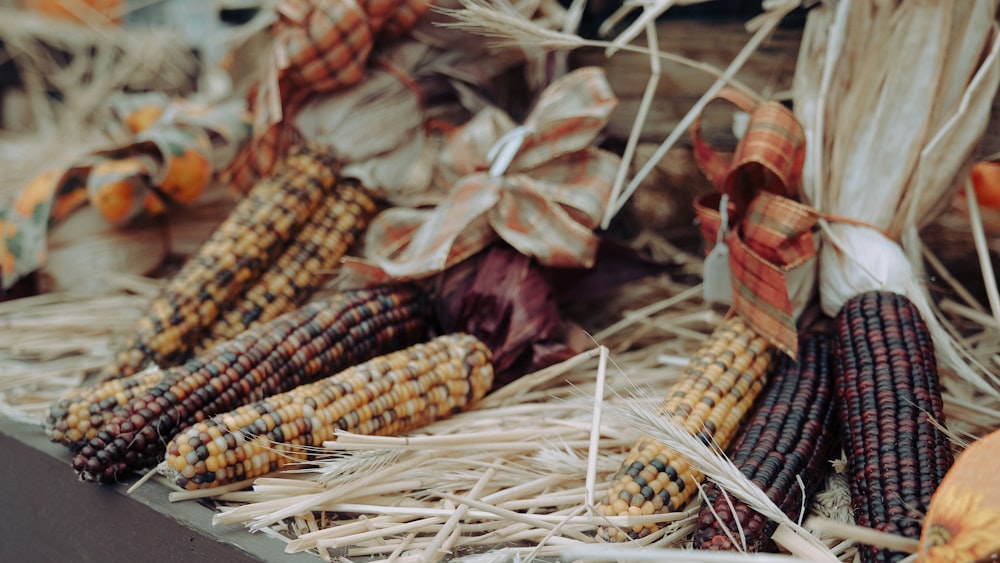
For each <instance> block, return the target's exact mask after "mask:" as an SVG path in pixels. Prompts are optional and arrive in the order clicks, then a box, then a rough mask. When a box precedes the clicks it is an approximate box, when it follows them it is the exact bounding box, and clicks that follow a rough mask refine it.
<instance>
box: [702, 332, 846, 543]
mask: <svg viewBox="0 0 1000 563" xmlns="http://www.w3.org/2000/svg"><path fill="white" fill-rule="evenodd" d="M832 347H833V345H832V343H831V338H830V336H829V335H827V334H825V333H812V334H809V335H806V336H803V337H802V338H800V339H799V357H798V360H797V361H796V360H793V359H792V358H790V357H788V356H785V355H782V356H781V357H780V358H779V360H778V366H777V368H776V370H775V373H774V375H773V376H772V379H771V380H770V381H769V382H768V384H767V386H766V387H764V390H763V391H762V392H761V395H760V396H759V397H758V398H757V403H756V405H755V406H754V410H753V412H752V414H751V415H750V419H749V420H748V421H747V424H746V426H745V427H744V429H743V431H742V433H741V434H740V435H739V436H738V437H737V438H736V442H735V443H734V445H733V447H732V450H731V451H730V454H729V455H730V459H732V461H733V463H734V464H735V465H736V467H738V468H739V470H740V472H741V473H742V474H743V475H744V476H745V477H746V478H747V479H749V480H750V481H751V482H752V483H754V484H755V485H757V486H758V487H760V489H761V490H762V491H764V493H765V494H767V497H768V498H769V499H771V501H773V502H774V504H775V505H777V506H778V508H780V509H781V511H782V512H784V513H785V514H786V515H788V517H789V518H791V519H792V520H798V516H799V511H800V510H801V507H802V503H803V502H808V499H809V498H811V497H812V495H813V493H815V492H816V490H817V488H818V487H819V485H820V484H822V482H823V472H824V469H825V468H826V465H827V463H828V461H829V459H830V457H831V454H832V452H833V449H834V448H835V447H836V446H837V445H838V440H837V435H836V432H835V431H834V428H833V424H832V422H833V420H834V416H835V412H836V410H835V409H834V404H833V396H834V390H833V366H832V363H831V362H832V359H833V354H832ZM797 477H801V479H802V483H803V485H804V486H805V497H804V498H803V490H802V487H800V486H799V484H798V479H797ZM705 493H706V495H707V497H708V503H707V504H706V506H704V507H703V508H702V509H701V513H700V514H699V516H698V524H699V527H698V529H697V530H696V531H695V534H694V538H693V539H694V546H695V547H697V548H701V549H718V550H738V549H740V548H744V547H745V549H746V551H748V552H758V551H774V550H775V546H774V542H772V541H771V534H773V533H774V529H775V528H776V527H777V523H775V522H771V521H769V520H768V519H767V518H766V517H764V516H762V515H761V514H759V513H758V512H756V511H754V510H753V509H752V508H750V506H748V505H747V504H746V503H745V502H742V501H740V500H739V499H737V498H735V497H732V495H730V496H729V498H727V497H726V495H724V494H723V493H722V490H721V489H720V488H719V486H718V485H717V484H715V483H710V484H709V485H708V487H706V490H705ZM730 503H731V506H730ZM713 510H714V514H713ZM737 522H738V524H737ZM727 529H728V531H729V535H727V534H726V530H727ZM741 530H742V534H743V536H742V537H743V540H744V541H745V542H746V543H745V545H744V544H742V543H740V542H741ZM730 537H732V538H735V539H736V541H737V542H738V543H737V544H735V545H734V544H733V542H732V540H731V539H730Z"/></svg>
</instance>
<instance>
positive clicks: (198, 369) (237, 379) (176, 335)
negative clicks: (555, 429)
mask: <svg viewBox="0 0 1000 563" xmlns="http://www.w3.org/2000/svg"><path fill="white" fill-rule="evenodd" d="M375 210H376V205H375V203H374V201H373V200H372V198H371V197H370V196H369V195H368V194H367V193H366V191H365V189H364V188H363V187H362V186H360V185H358V184H357V183H354V182H350V181H343V180H340V179H339V178H338V176H337V167H336V163H335V161H334V160H333V159H332V158H331V157H330V156H329V155H328V154H326V153H324V152H323V151H321V150H315V149H312V148H309V147H304V146H303V147H298V148H296V149H294V150H293V151H291V152H290V153H289V154H288V155H287V156H286V157H285V158H284V159H283V160H282V161H281V162H280V164H279V165H278V167H277V169H276V171H275V173H274V174H273V175H272V176H270V177H268V178H266V179H264V180H262V181H260V182H258V183H257V184H256V185H255V186H254V187H253V188H252V189H251V190H250V192H249V193H248V194H247V196H246V197H245V198H244V199H243V200H242V201H240V203H239V204H238V205H237V206H236V208H235V209H234V210H233V212H232V213H231V214H230V216H229V217H227V219H226V220H225V221H224V222H223V223H222V224H221V225H220V226H219V228H218V229H217V230H216V231H215V232H214V233H213V234H212V236H211V237H210V239H209V240H208V241H207V242H206V243H205V244H204V245H203V246H202V247H201V248H200V249H199V252H198V253H197V255H196V256H194V257H193V258H192V259H191V260H189V261H188V262H187V263H186V264H185V265H184V266H183V267H182V268H181V270H180V271H179V272H178V274H177V275H176V276H175V277H173V278H172V279H171V280H170V282H169V284H168V285H167V286H166V288H165V289H164V290H163V291H162V292H161V294H160V295H159V296H158V297H157V298H155V299H154V300H153V301H152V303H151V304H150V306H149V309H148V311H147V313H146V314H145V315H144V316H143V317H142V318H141V319H140V321H139V322H138V324H137V326H136V327H135V330H134V332H133V334H132V335H131V337H130V339H129V341H128V342H127V343H126V345H125V346H124V347H123V348H122V350H121V352H120V353H119V354H117V356H116V357H115V359H114V361H113V362H112V363H111V364H110V365H109V366H107V367H106V368H105V369H104V371H103V374H102V375H103V377H102V378H101V381H100V382H99V383H98V385H97V386H96V387H93V388H88V389H83V390H79V391H76V392H74V393H72V394H70V395H69V396H67V397H65V398H63V399H61V400H59V401H57V402H56V403H55V404H54V405H52V407H51V409H50V412H49V416H48V418H47V420H46V422H45V431H46V434H47V435H48V436H49V438H50V439H52V440H53V441H57V442H61V443H63V444H65V445H66V446H68V447H70V448H71V449H72V450H73V451H74V452H75V455H74V457H73V460H72V464H73V468H74V469H75V470H76V471H77V473H78V474H79V475H80V476H81V478H83V479H85V480H90V481H100V482H114V481H117V480H118V479H119V478H120V477H122V476H124V475H125V474H127V473H128V472H130V471H134V470H139V469H145V468H151V467H154V466H156V465H157V464H159V463H161V462H162V461H166V467H167V468H168V471H169V472H171V473H172V474H173V475H174V478H175V480H176V482H177V483H178V484H180V485H181V486H184V487H187V488H198V487H211V486H218V485H221V484H225V483H230V482H234V481H240V480H243V479H251V478H254V477H256V476H259V475H263V474H265V473H268V472H271V471H275V470H277V469H279V468H280V467H282V466H283V465H285V464H286V463H291V462H295V461H299V460H305V459H309V457H310V455H312V454H314V453H315V452H316V451H317V450H318V449H319V447H321V446H322V443H323V442H324V441H327V440H331V439H333V438H334V437H335V436H334V432H335V431H337V430H348V431H352V432H362V433H372V434H392V433H399V432H404V431H406V430H409V429H413V428H415V427H418V426H421V425H425V424H428V423H429V422H431V421H433V420H435V419H437V418H440V417H444V416H447V415H449V414H451V413H453V412H456V411H458V410H461V409H463V408H464V407H466V406H467V405H469V404H471V403H472V402H474V401H475V400H477V399H478V398H480V397H482V396H483V395H485V394H486V392H487V391H488V390H489V388H490V387H491V385H492V382H493V369H492V365H491V363H490V351H489V350H488V349H487V348H486V347H485V345H483V344H482V343H480V342H479V341H477V340H476V339H475V338H474V337H472V336H469V335H465V334H452V335H445V336H440V337H438V338H436V339H434V340H431V341H429V342H427V341H426V340H427V338H428V335H429V328H428V317H429V315H430V307H429V303H428V298H427V296H426V295H424V293H423V292H422V291H421V290H420V289H419V288H417V287H413V286H409V285H393V286H383V287H375V288H367V289H356V290H351V291H346V292H343V293H340V294H337V295H335V296H334V297H332V298H330V299H326V300H321V301H313V302H310V303H308V304H305V305H303V303H305V302H306V301H309V300H310V298H311V297H312V295H313V293H314V292H315V290H317V289H318V288H319V286H320V285H321V282H322V281H323V279H324V276H325V275H326V272H329V271H330V270H331V269H333V268H335V267H336V266H337V264H338V262H339V260H340V258H341V257H342V256H343V255H344V254H345V252H346V251H347V249H348V247H349V246H350V245H351V244H352V243H353V242H354V241H355V240H356V239H357V238H358V237H359V236H360V234H361V233H362V232H363V230H364V229H365V227H366V226H367V224H368V221H369V219H370V218H371V216H372V215H373V214H374V213H375ZM313 446H315V447H313Z"/></svg>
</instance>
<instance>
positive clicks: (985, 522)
mask: <svg viewBox="0 0 1000 563" xmlns="http://www.w3.org/2000/svg"><path fill="white" fill-rule="evenodd" d="M998 557H1000V430H997V431H994V432H992V433H990V434H988V435H987V436H986V437H984V438H981V439H980V440H977V441H976V442H974V443H973V444H972V445H970V446H969V447H968V448H966V449H965V451H963V452H962V453H961V454H960V455H959V456H958V458H957V459H956V460H955V464H954V465H952V467H951V469H950V470H949V471H948V473H947V474H946V475H945V477H944V479H943V480H942V481H941V485H940V486H939V487H938V489H937V491H936V492H935V493H934V496H933V498H931V503H930V507H929V508H928V510H927V515H926V516H925V517H924V526H923V530H922V532H921V534H920V549H919V552H918V556H917V561H918V563H960V562H961V563H970V562H973V561H981V560H991V559H995V558H998Z"/></svg>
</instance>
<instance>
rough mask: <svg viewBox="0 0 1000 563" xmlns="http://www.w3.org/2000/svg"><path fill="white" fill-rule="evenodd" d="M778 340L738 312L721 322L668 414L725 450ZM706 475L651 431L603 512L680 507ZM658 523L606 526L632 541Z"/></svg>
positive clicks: (609, 533)
mask: <svg viewBox="0 0 1000 563" xmlns="http://www.w3.org/2000/svg"><path fill="white" fill-rule="evenodd" d="M773 356H774V352H773V347H772V346H771V345H770V344H769V343H768V342H767V341H766V340H765V339H764V338H763V337H761V336H759V335H758V334H756V333H755V332H754V331H753V330H752V329H750V327H748V326H747V325H746V323H744V322H743V320H742V319H740V318H739V317H733V318H730V319H728V320H726V321H724V322H723V323H722V324H720V325H719V326H718V327H717V328H716V329H715V330H714V331H713V332H712V334H711V335H710V336H709V338H708V339H707V340H706V341H705V343H704V344H702V346H701V348H699V349H698V351H697V352H695V354H694V355H693V356H692V357H691V361H690V363H689V364H688V366H687V368H685V370H684V372H683V374H682V375H681V378H680V380H679V381H678V382H677V383H675V384H674V386H673V387H671V389H670V390H669V391H668V392H667V399H666V403H665V404H664V405H663V407H662V408H661V412H662V413H663V414H664V415H669V416H672V417H673V420H675V421H676V422H678V423H679V424H682V425H683V426H684V427H685V428H686V429H687V430H688V431H689V432H691V434H692V435H694V436H696V437H698V438H700V439H701V440H703V441H704V442H705V443H710V442H714V444H715V446H716V447H718V448H721V449H725V447H726V446H727V445H729V443H730V441H732V438H733V435H734V434H735V432H736V430H737V429H738V428H739V425H740V421H741V420H742V419H743V418H744V415H746V414H747V413H748V412H749V411H750V406H751V404H752V403H753V401H754V398H755V397H756V396H757V394H758V393H759V392H760V390H761V388H762V387H763V386H764V383H765V382H766V381H767V375H768V371H769V370H770V367H771V364H772V359H773ZM703 479H704V476H703V475H702V474H701V473H698V472H696V471H694V470H693V469H691V468H690V467H689V465H688V464H687V462H685V461H684V459H683V458H681V456H679V455H678V454H677V453H676V452H674V451H673V450H672V449H670V448H669V447H667V446H665V445H663V444H660V443H659V442H657V441H655V440H653V439H652V438H649V437H643V438H640V439H639V440H638V441H637V442H636V444H635V445H634V446H633V447H632V450H631V451H630V452H629V453H628V456H627V457H626V458H625V462H624V463H623V464H622V466H621V469H619V470H618V472H617V473H616V474H615V476H614V478H613V480H612V483H611V486H610V487H609V488H608V491H607V493H606V494H605V497H604V499H603V500H601V502H600V503H599V504H598V507H597V509H598V511H599V513H600V514H603V515H605V516H629V515H635V516H637V515H642V514H661V513H666V512H671V511H675V510H680V509H682V508H683V506H684V505H685V503H687V501H688V500H689V499H690V498H691V496H692V495H693V494H695V491H696V489H697V487H696V483H697V482H701V481H702V480H703ZM657 529H658V527H656V526H655V525H648V526H635V527H633V528H632V529H628V530H619V529H615V528H602V529H601V530H600V534H601V536H602V537H603V538H604V539H609V540H616V541H625V540H628V539H630V538H632V539H634V538H641V537H645V536H647V535H648V534H650V533H652V532H655V531H656V530H657Z"/></svg>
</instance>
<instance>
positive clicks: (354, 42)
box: [222, 0, 431, 192]
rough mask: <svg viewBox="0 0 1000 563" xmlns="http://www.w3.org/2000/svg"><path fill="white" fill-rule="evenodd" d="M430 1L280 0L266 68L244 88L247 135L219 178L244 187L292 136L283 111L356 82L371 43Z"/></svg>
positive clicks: (393, 32)
mask: <svg viewBox="0 0 1000 563" xmlns="http://www.w3.org/2000/svg"><path fill="white" fill-rule="evenodd" d="M430 5H431V1H430V0H282V1H281V2H280V3H279V4H278V7H277V12H278V13H277V16H278V18H277V20H276V21H275V22H274V24H272V26H271V32H272V35H273V36H274V46H273V48H272V60H270V61H269V62H268V69H267V73H266V74H265V76H264V77H263V79H262V80H261V81H260V83H258V84H257V85H256V88H255V89H254V91H253V92H252V93H251V101H252V108H253V112H254V138H253V139H252V140H251V142H250V143H249V144H248V145H247V146H246V147H245V148H244V150H243V151H242V152H240V154H239V155H237V157H236V159H235V160H234V161H233V163H232V165H231V166H230V167H229V168H228V169H227V170H226V172H225V174H223V176H222V179H223V181H224V182H226V183H227V184H229V185H230V186H231V187H232V188H233V189H234V190H236V191H240V192H245V191H247V190H249V188H250V186H251V185H253V182H254V181H255V180H257V179H258V178H260V177H262V176H264V175H266V174H268V173H269V172H270V170H271V169H272V168H273V167H274V163H275V162H276V161H277V159H278V156H279V155H281V154H283V153H284V152H285V150H287V148H288V147H290V146H291V145H292V144H293V143H294V142H296V140H297V139H298V137H299V134H298V132H297V131H296V130H295V128H294V126H292V125H291V123H290V120H289V119H288V116H290V115H292V114H294V113H296V112H297V111H298V110H299V109H300V108H301V107H302V105H303V104H304V103H305V102H306V100H307V99H308V98H309V97H310V96H312V95H314V94H318V93H324V92H332V91H334V90H338V89H340V88H345V87H347V86H351V85H354V84H357V83H358V82H360V81H361V80H362V78H363V77H364V69H365V66H366V65H367V64H368V58H369V56H370V55H371V52H372V50H373V49H374V47H375V44H376V42H377V41H379V40H388V39H393V38H395V37H398V36H400V35H403V34H404V33H406V32H408V31H409V30H410V28H412V27H413V25H415V24H416V22H417V20H418V19H420V17H421V16H422V15H423V14H424V12H426V11H427V9H428V8H429V7H430Z"/></svg>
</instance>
